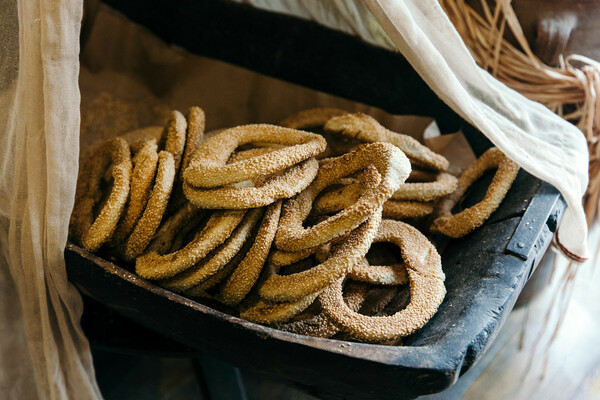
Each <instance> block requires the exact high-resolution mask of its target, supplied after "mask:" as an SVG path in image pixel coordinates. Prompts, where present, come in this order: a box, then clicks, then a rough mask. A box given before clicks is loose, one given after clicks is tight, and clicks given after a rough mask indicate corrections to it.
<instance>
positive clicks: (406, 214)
mask: <svg viewBox="0 0 600 400" xmlns="http://www.w3.org/2000/svg"><path fill="white" fill-rule="evenodd" d="M433 210H434V207H433V203H421V202H418V201H394V200H388V201H386V202H385V203H383V218H388V219H395V220H399V221H400V220H405V219H408V218H422V217H425V216H427V215H430V214H432V213H433Z"/></svg>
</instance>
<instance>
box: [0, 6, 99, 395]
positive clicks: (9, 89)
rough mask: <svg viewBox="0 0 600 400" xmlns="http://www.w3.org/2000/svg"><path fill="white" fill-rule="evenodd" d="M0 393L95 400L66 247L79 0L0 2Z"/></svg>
mask: <svg viewBox="0 0 600 400" xmlns="http://www.w3.org/2000/svg"><path fill="white" fill-rule="evenodd" d="M0 10H2V11H0V330H1V331H0V393H2V395H1V396H2V398H8V399H74V398H77V399H96V398H100V393H99V391H98V388H97V386H96V383H95V380H94V378H93V366H92V361H91V355H90V351H89V347H88V343H87V340H86V338H85V337H84V335H83V333H82V332H81V328H80V327H79V318H80V316H81V312H82V303H81V298H80V297H79V294H78V293H77V291H76V290H75V289H74V288H73V287H72V286H71V285H69V283H68V282H67V277H66V273H65V266H64V258H63V249H64V247H65V244H66V240H67V228H68V222H69V215H70V213H71V209H72V206H73V199H74V195H75V181H76V178H77V167H78V155H79V98H80V96H79V87H78V83H77V78H78V73H79V31H80V26H81V18H82V2H81V1H75V0H0Z"/></svg>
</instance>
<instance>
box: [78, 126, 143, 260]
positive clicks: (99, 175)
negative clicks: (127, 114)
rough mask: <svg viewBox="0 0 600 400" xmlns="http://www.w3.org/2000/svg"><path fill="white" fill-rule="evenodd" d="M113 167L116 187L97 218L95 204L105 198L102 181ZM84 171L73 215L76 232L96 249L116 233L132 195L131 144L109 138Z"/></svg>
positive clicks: (86, 246)
mask: <svg viewBox="0 0 600 400" xmlns="http://www.w3.org/2000/svg"><path fill="white" fill-rule="evenodd" d="M110 166H112V177H113V184H112V189H111V192H110V195H109V197H108V200H107V201H106V204H105V205H104V206H103V207H102V209H101V210H100V212H99V213H98V216H97V217H96V218H95V219H94V212H93V211H94V207H95V206H96V204H97V203H98V202H99V200H100V198H101V197H102V190H101V181H102V179H103V176H104V175H105V173H106V171H107V170H108V168H109V167H110ZM81 171H82V173H80V174H79V178H78V182H77V193H76V199H75V206H74V208H73V213H72V216H71V221H72V222H71V225H72V232H74V236H75V240H76V241H78V242H79V243H80V244H81V245H82V247H83V248H84V249H86V250H87V251H91V252H94V251H96V250H98V249H99V248H100V246H102V245H103V244H104V243H106V242H107V241H108V240H109V239H110V238H111V236H112V235H113V233H114V231H115V229H116V228H117V224H118V223H119V219H120V218H121V216H122V214H123V211H124V209H125V204H126V203H127V198H128V197H129V190H130V188H131V174H132V162H131V151H130V149H129V145H128V144H127V142H126V141H125V140H124V139H123V138H119V137H117V138H114V139H111V140H109V141H108V142H106V143H105V144H103V145H102V146H101V147H100V148H99V149H98V150H96V152H95V153H94V154H93V155H92V156H91V157H90V158H89V159H88V161H87V162H86V163H84V166H83V168H82V169H81Z"/></svg>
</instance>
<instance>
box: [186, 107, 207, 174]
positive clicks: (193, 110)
mask: <svg viewBox="0 0 600 400" xmlns="http://www.w3.org/2000/svg"><path fill="white" fill-rule="evenodd" d="M186 120H187V132H186V139H185V148H184V150H183V157H182V159H181V167H180V168H179V179H180V180H183V172H184V171H185V169H186V168H187V166H188V165H189V163H190V160H191V159H192V155H193V154H194V152H195V151H196V149H198V147H199V146H200V144H201V143H202V141H203V140H204V129H205V125H206V117H205V115H204V111H203V110H202V109H201V108H200V107H190V108H189V110H188V112H187V115H186Z"/></svg>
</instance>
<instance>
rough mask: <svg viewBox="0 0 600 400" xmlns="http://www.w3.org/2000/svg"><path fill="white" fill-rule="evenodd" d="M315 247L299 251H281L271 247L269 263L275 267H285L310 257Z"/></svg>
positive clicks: (315, 249)
mask: <svg viewBox="0 0 600 400" xmlns="http://www.w3.org/2000/svg"><path fill="white" fill-rule="evenodd" d="M317 249H318V247H317V248H310V249H304V250H299V251H283V250H277V249H273V250H272V251H271V254H269V264H271V265H273V266H275V267H285V266H286V265H291V264H293V263H295V262H298V261H300V260H304V259H305V258H307V257H310V256H311V255H312V254H314V253H315V252H316V251H317Z"/></svg>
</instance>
